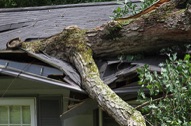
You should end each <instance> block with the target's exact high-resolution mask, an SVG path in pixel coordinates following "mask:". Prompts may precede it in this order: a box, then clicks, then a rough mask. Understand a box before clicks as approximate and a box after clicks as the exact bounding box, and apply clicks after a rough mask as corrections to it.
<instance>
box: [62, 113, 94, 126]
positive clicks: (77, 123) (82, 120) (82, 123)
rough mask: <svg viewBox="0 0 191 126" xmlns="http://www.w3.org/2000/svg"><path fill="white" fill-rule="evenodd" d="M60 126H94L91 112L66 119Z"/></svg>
mask: <svg viewBox="0 0 191 126" xmlns="http://www.w3.org/2000/svg"><path fill="white" fill-rule="evenodd" d="M62 126H94V125H93V111H89V112H86V113H84V114H81V115H76V116H74V117H71V118H68V119H66V120H64V122H63V124H62Z"/></svg>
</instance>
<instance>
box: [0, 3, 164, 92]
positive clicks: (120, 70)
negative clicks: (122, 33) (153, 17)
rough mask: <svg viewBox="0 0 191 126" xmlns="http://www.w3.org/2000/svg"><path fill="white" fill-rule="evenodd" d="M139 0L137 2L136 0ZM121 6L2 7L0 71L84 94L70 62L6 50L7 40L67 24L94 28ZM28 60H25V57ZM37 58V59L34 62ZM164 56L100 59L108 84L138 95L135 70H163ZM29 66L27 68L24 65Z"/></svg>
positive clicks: (47, 32) (35, 35)
mask: <svg viewBox="0 0 191 126" xmlns="http://www.w3.org/2000/svg"><path fill="white" fill-rule="evenodd" d="M134 2H138V1H134ZM118 6H120V5H119V4H116V3H114V2H106V3H96V4H94V3H93V4H92V3H91V4H89V3H88V4H78V5H59V6H46V7H33V8H17V9H0V18H1V20H0V50H1V51H0V74H3V75H8V76H14V77H20V78H25V79H31V80H36V81H40V82H45V83H49V84H52V85H58V86H61V87H64V88H66V89H69V90H72V91H74V92H79V93H85V91H84V90H83V89H82V88H81V78H80V75H79V74H78V72H77V70H76V69H75V68H74V67H73V66H72V65H71V64H70V63H68V62H66V61H61V60H58V59H56V58H54V57H51V56H47V55H46V54H43V53H41V54H34V53H31V52H28V51H25V50H22V51H21V50H19V51H17V50H14V51H10V50H8V51H5V50H4V49H5V47H6V43H7V42H8V41H9V40H11V39H13V38H16V37H20V38H21V39H22V40H23V41H25V40H28V41H29V40H31V39H41V38H46V37H49V36H51V35H54V34H56V33H59V32H61V31H62V30H63V28H64V27H66V26H68V25H78V26H79V27H81V28H94V27H96V26H100V25H101V24H103V23H106V22H108V21H109V20H110V18H109V16H110V15H112V11H113V10H114V9H115V8H117V7H118ZM23 59H25V60H23ZM30 59H32V60H30ZM34 61H35V62H34ZM162 61H164V57H148V58H144V59H140V60H136V61H133V62H129V61H123V62H122V61H120V60H118V59H114V60H97V61H96V63H97V65H98V67H99V70H100V75H101V78H102V80H103V81H104V83H105V84H107V85H109V86H110V87H111V88H112V89H113V90H114V91H115V92H116V93H118V94H120V95H127V94H137V91H138V90H139V88H140V86H139V85H138V84H137V81H138V75H137V72H136V69H137V68H138V67H140V66H142V65H144V64H149V65H150V68H151V70H157V71H160V68H159V67H158V64H159V63H161V62H162ZM23 65H24V66H27V69H25V68H23Z"/></svg>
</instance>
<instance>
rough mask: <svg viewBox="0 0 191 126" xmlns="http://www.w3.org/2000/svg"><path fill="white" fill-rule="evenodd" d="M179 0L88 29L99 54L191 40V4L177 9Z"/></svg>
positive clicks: (117, 52)
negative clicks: (136, 16)
mask: <svg viewBox="0 0 191 126" xmlns="http://www.w3.org/2000/svg"><path fill="white" fill-rule="evenodd" d="M174 2H175V1H170V2H168V3H164V4H163V5H161V6H160V7H159V8H157V9H155V10H154V11H152V12H150V13H148V14H145V15H142V16H141V17H139V18H136V19H134V18H133V19H128V20H122V21H120V20H119V21H120V23H119V22H110V23H108V24H105V25H103V26H101V27H99V28H98V29H95V30H91V31H89V32H87V37H88V40H89V45H90V46H91V48H92V50H93V51H94V55H95V56H96V57H108V56H109V57H111V56H117V55H123V54H132V53H140V52H146V53H147V52H149V53H152V52H155V51H157V50H159V49H161V48H164V47H168V46H171V45H178V44H179V45H181V44H184V43H190V42H191V8H190V7H188V8H187V9H185V8H184V9H177V8H176V6H177V4H175V3H174Z"/></svg>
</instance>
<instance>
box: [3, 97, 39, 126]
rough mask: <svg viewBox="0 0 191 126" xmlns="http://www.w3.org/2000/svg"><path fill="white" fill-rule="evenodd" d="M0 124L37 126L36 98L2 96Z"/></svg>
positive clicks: (6, 125) (4, 125) (7, 125)
mask: <svg viewBox="0 0 191 126" xmlns="http://www.w3.org/2000/svg"><path fill="white" fill-rule="evenodd" d="M0 126H36V119H35V99H34V98H24V99H23V98H0Z"/></svg>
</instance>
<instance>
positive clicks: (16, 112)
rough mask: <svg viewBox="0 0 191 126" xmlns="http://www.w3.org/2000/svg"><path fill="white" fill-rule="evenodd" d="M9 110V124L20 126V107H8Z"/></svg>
mask: <svg viewBox="0 0 191 126" xmlns="http://www.w3.org/2000/svg"><path fill="white" fill-rule="evenodd" d="M9 109H10V117H9V118H10V124H21V117H20V116H21V110H20V106H9Z"/></svg>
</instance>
